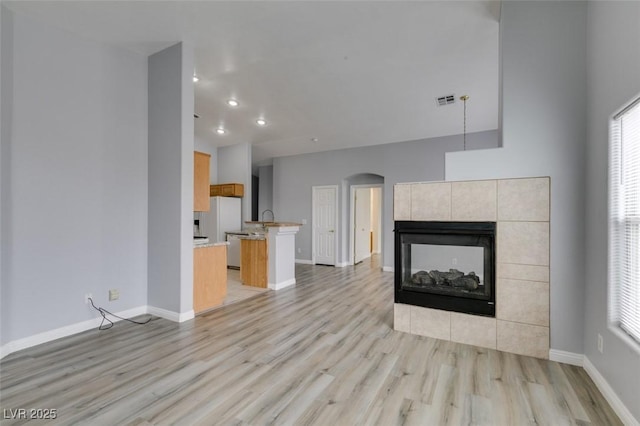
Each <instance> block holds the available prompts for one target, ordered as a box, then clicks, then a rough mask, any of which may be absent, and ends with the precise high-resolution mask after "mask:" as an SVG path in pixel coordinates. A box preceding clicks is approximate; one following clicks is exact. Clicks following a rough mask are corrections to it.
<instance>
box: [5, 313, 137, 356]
mask: <svg viewBox="0 0 640 426" xmlns="http://www.w3.org/2000/svg"><path fill="white" fill-rule="evenodd" d="M146 313H147V307H146V306H138V307H137V308H133V309H127V310H126V311H121V312H116V313H115V314H116V315H118V316H119V317H122V318H131V317H135V316H138V315H143V314H146ZM109 319H110V320H111V321H113V322H118V321H122V320H121V319H119V318H115V317H112V316H109ZM101 321H102V317H97V318H93V319H90V320H86V321H81V322H78V323H75V324H71V325H67V326H64V327H60V328H56V329H54V330H49V331H45V332H42V333H38V334H34V335H33V336H29V337H24V338H22V339H18V340H13V341H11V342H9V343H7V344H5V345H2V348H0V358H4V357H5V356H7V355H9V354H11V353H13V352H17V351H20V350H22V349H27V348H30V347H32V346H36V345H40V344H42V343H47V342H51V341H52V340H56V339H60V338H62V337H67V336H71V335H72V334H77V333H82V332H83V331H87V330H91V329H92V328H97V327H98V326H99V325H100V322H101Z"/></svg>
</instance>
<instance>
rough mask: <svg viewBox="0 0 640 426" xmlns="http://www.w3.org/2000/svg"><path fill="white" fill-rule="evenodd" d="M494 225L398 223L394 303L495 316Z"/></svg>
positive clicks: (490, 223)
mask: <svg viewBox="0 0 640 426" xmlns="http://www.w3.org/2000/svg"><path fill="white" fill-rule="evenodd" d="M495 237H496V224H495V222H421V221H396V222H395V302H396V303H404V304H408V305H416V306H423V307H426V308H434V309H443V310H447V311H454V312H462V313H468V314H476V315H485V316H491V317H494V316H495V311H496V309H495V308H496V306H495Z"/></svg>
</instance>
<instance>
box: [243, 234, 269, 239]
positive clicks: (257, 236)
mask: <svg viewBox="0 0 640 426" xmlns="http://www.w3.org/2000/svg"><path fill="white" fill-rule="evenodd" d="M237 237H238V239H239V240H266V239H267V236H266V235H265V234H257V235H256V234H252V235H238V236H237Z"/></svg>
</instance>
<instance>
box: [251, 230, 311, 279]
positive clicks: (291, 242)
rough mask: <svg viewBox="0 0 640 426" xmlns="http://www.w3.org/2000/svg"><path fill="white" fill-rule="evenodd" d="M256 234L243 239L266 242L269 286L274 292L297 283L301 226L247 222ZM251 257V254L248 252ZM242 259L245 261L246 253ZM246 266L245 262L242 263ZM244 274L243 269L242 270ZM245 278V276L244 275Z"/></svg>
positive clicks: (253, 233)
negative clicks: (298, 237) (296, 268)
mask: <svg viewBox="0 0 640 426" xmlns="http://www.w3.org/2000/svg"><path fill="white" fill-rule="evenodd" d="M245 223H246V224H247V225H248V228H249V229H250V230H252V231H254V232H252V233H251V234H252V235H248V236H246V237H241V238H243V239H253V240H256V239H258V238H260V237H262V238H264V240H266V245H265V255H266V260H267V268H266V269H267V270H266V271H265V272H266V274H265V275H267V286H268V287H269V288H270V289H272V290H280V289H282V288H285V287H289V286H292V285H294V284H295V283H296V274H295V272H296V271H295V263H296V253H295V250H296V238H295V236H296V234H297V233H298V231H299V230H300V226H301V224H299V223H295V222H257V221H250V222H245ZM247 255H249V252H247ZM241 257H242V258H243V259H244V257H245V253H244V251H243V252H242V255H241ZM242 263H243V264H244V260H243V261H242ZM240 270H241V274H242V267H241V268H240ZM243 276H244V274H243Z"/></svg>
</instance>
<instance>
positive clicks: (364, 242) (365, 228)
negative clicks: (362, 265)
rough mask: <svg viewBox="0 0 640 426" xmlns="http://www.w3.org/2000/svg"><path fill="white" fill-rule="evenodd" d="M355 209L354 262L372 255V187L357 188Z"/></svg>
mask: <svg viewBox="0 0 640 426" xmlns="http://www.w3.org/2000/svg"><path fill="white" fill-rule="evenodd" d="M354 206H355V211H354V235H353V242H354V255H353V257H354V263H359V262H362V261H363V260H364V259H366V258H368V257H370V256H371V188H357V189H356V191H355V203H354Z"/></svg>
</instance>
